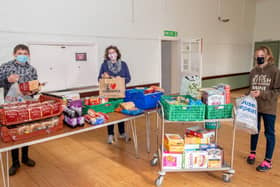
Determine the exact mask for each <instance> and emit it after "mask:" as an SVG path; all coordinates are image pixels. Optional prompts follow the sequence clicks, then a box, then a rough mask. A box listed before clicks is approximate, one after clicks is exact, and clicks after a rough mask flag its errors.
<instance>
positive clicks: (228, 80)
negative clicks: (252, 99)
mask: <svg viewBox="0 0 280 187" xmlns="http://www.w3.org/2000/svg"><path fill="white" fill-rule="evenodd" d="M219 83H224V84H229V85H230V86H231V89H238V88H243V87H247V86H249V75H238V76H232V77H224V78H217V79H208V80H203V81H202V87H203V88H206V87H211V86H214V85H217V84H219Z"/></svg>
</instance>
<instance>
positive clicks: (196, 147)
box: [185, 144, 200, 151]
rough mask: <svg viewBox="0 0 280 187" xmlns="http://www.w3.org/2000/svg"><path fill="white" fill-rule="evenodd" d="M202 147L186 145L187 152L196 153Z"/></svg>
mask: <svg viewBox="0 0 280 187" xmlns="http://www.w3.org/2000/svg"><path fill="white" fill-rule="evenodd" d="M199 148H200V145H199V144H185V151H195V150H199Z"/></svg>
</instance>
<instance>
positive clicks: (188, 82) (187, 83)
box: [180, 75, 201, 98]
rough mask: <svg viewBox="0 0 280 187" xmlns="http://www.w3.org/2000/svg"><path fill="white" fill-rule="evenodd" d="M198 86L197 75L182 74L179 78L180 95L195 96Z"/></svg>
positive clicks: (197, 93)
mask: <svg viewBox="0 0 280 187" xmlns="http://www.w3.org/2000/svg"><path fill="white" fill-rule="evenodd" d="M200 88H201V80H200V77H199V76H198V75H192V76H190V75H189V76H183V77H182V80H181V87H180V95H190V96H192V97H194V98H197V97H198V95H199V89H200Z"/></svg>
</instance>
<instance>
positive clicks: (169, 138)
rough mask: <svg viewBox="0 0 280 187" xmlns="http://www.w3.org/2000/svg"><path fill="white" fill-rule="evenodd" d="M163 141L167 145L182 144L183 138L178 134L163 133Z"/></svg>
mask: <svg viewBox="0 0 280 187" xmlns="http://www.w3.org/2000/svg"><path fill="white" fill-rule="evenodd" d="M164 142H165V144H168V145H184V140H183V138H181V136H180V135H179V134H165V136H164Z"/></svg>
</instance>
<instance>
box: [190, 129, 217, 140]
mask: <svg viewBox="0 0 280 187" xmlns="http://www.w3.org/2000/svg"><path fill="white" fill-rule="evenodd" d="M186 135H187V136H196V137H199V138H212V137H214V136H215V131H214V130H211V131H210V130H206V129H205V128H202V127H200V126H194V127H189V128H186Z"/></svg>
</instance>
